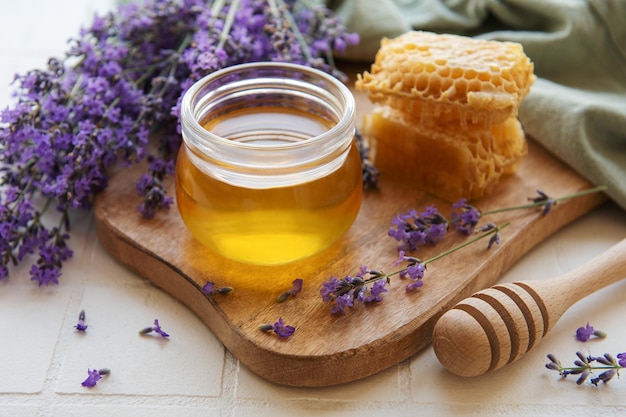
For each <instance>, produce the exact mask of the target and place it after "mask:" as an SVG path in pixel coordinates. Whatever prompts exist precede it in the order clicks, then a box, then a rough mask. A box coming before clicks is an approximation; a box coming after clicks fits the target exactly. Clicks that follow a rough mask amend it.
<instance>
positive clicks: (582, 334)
mask: <svg viewBox="0 0 626 417" xmlns="http://www.w3.org/2000/svg"><path fill="white" fill-rule="evenodd" d="M591 336H595V337H598V338H604V337H606V333H604V332H602V331H600V330H596V329H594V328H593V326H591V325H590V324H589V323H587V325H586V326H584V327H579V328H578V329H576V339H577V340H578V341H580V342H586V341H588V340H589V339H591Z"/></svg>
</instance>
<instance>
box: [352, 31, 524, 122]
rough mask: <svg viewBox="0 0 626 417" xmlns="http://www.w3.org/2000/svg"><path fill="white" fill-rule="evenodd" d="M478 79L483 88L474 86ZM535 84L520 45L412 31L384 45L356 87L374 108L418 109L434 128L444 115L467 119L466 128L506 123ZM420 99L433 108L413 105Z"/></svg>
mask: <svg viewBox="0 0 626 417" xmlns="http://www.w3.org/2000/svg"><path fill="white" fill-rule="evenodd" d="M397 74H401V77H403V79H404V80H403V81H404V82H401V81H400V79H401V78H400V77H398V75H397ZM409 74H424V75H426V76H428V77H437V78H438V81H437V82H436V83H429V82H428V80H426V79H424V78H423V77H421V76H420V77H418V78H416V79H414V80H412V82H407V80H406V78H407V77H409ZM449 79H452V80H453V82H454V94H452V92H451V91H450V89H451V83H450V81H449ZM389 80H393V82H391V83H389V82H388V81H389ZM474 80H475V81H477V82H479V84H476V83H473V82H469V81H474ZM534 80H535V76H534V75H533V64H532V62H531V61H530V59H529V58H528V57H527V56H526V55H525V54H524V51H523V49H522V47H521V45H520V44H517V43H513V42H498V41H487V40H482V39H474V38H469V37H464V36H456V35H439V34H435V33H430V32H422V31H411V32H407V33H405V34H403V35H401V36H399V37H397V38H395V39H383V40H382V42H381V47H380V49H379V51H378V53H377V54H376V59H375V63H374V64H373V65H372V68H371V70H370V71H369V72H365V73H363V74H359V76H358V78H357V82H356V87H357V88H358V89H360V90H363V91H366V92H368V94H369V97H370V99H371V101H373V102H375V103H380V104H386V105H390V106H393V107H394V108H396V109H398V110H400V111H407V110H408V109H409V108H412V109H415V108H419V109H420V111H424V112H426V113H424V114H420V115H419V116H420V118H421V119H423V120H428V119H433V123H438V122H440V120H437V117H436V116H437V115H442V114H443V115H446V117H450V116H451V115H456V116H457V117H461V118H464V120H459V122H460V123H461V124H465V123H475V122H480V123H502V122H503V121H505V120H506V119H507V118H508V117H510V116H511V115H515V114H516V113H517V109H518V108H519V104H520V103H521V101H522V100H523V99H524V97H525V96H526V95H527V94H528V91H529V89H530V87H531V85H532V84H533V82H534ZM468 82H469V83H468ZM434 86H438V87H439V88H440V91H435V88H434ZM477 91H481V92H484V95H483V96H481V99H480V100H468V95H467V94H468V93H470V92H471V93H475V92H477ZM444 93H445V94H444ZM488 95H493V97H492V98H489V97H487V96H488ZM415 100H424V101H428V102H429V103H430V104H429V105H424V104H415V103H411V102H412V101H415Z"/></svg>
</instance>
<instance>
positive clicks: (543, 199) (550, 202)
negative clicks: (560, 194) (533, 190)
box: [528, 190, 556, 216]
mask: <svg viewBox="0 0 626 417" xmlns="http://www.w3.org/2000/svg"><path fill="white" fill-rule="evenodd" d="M537 194H538V196H537V197H534V198H529V199H528V200H529V201H532V202H533V203H537V204H541V205H542V206H543V211H542V213H541V214H542V215H544V216H545V215H546V214H548V213H550V211H551V210H552V207H554V206H555V205H556V200H555V199H554V198H551V197H549V196H548V195H547V194H546V193H544V192H543V191H541V190H537Z"/></svg>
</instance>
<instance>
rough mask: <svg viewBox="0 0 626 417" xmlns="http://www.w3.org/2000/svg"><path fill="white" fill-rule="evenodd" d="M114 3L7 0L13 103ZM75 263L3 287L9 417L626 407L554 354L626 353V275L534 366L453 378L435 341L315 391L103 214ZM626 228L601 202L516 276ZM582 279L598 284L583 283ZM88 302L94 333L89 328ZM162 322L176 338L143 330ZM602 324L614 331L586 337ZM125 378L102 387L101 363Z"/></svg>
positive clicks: (0, 0)
mask: <svg viewBox="0 0 626 417" xmlns="http://www.w3.org/2000/svg"><path fill="white" fill-rule="evenodd" d="M112 4H113V1H112V0H97V1H87V0H22V1H9V0H0V10H1V12H0V35H1V36H0V107H2V108H4V107H5V106H6V105H7V104H8V103H9V102H10V97H9V91H10V88H9V87H8V84H9V82H10V81H11V79H12V78H13V74H14V73H15V72H23V71H25V70H27V69H31V68H35V67H42V66H44V65H45V63H46V60H47V58H48V56H50V55H60V54H61V53H62V52H63V51H64V50H65V41H66V40H67V39H68V38H69V37H70V36H72V35H74V34H76V33H77V31H78V28H79V27H80V26H81V25H85V24H87V23H88V22H89V21H90V19H91V16H92V14H93V12H94V11H96V10H98V11H106V10H110V7H111V5H112ZM73 225H74V228H73V236H72V240H71V245H72V248H73V249H74V251H75V256H74V258H73V260H72V261H71V262H69V263H67V265H66V267H65V268H64V275H63V277H62V278H61V284H60V285H59V286H54V287H49V288H37V287H36V286H34V285H33V284H32V283H31V282H30V281H29V278H28V271H27V267H24V268H19V269H16V270H14V271H12V275H11V278H10V280H9V281H2V282H0V417H4V416H7V417H8V416H11V417H13V416H20V417H31V416H44V417H48V416H67V417H74V416H76V417H78V416H84V415H90V416H94V417H100V416H102V417H104V416H111V415H115V416H119V417H127V416H128V417H131V416H132V417H144V416H146V417H147V416H151V417H159V416H172V415H175V416H179V417H196V416H207V415H221V416H229V417H230V416H237V417H241V416H251V417H282V416H294V415H298V416H300V417H312V416H319V415H324V416H345V417H356V416H358V417H370V416H371V417H374V416H376V417H379V416H380V417H383V416H390V415H393V416H401V417H404V416H407V417H409V416H415V415H420V416H441V415H463V416H503V415H511V416H512V415H526V416H561V415H568V416H574V417H577V416H587V415H603V416H617V415H622V414H623V413H624V410H625V409H626V382H625V381H623V380H615V381H611V382H610V383H609V384H608V385H606V386H599V387H592V386H582V387H578V386H576V385H575V384H574V383H573V381H572V380H565V381H563V380H560V379H559V377H558V375H556V373H554V372H549V371H547V370H545V369H544V368H543V365H544V363H545V362H546V359H545V355H546V354H547V353H549V352H552V353H554V354H556V355H557V356H559V357H560V359H561V360H563V361H564V362H569V361H571V360H573V355H574V352H575V351H576V350H577V349H583V350H585V351H588V352H589V353H593V354H601V353H604V352H605V351H606V352H611V353H617V352H621V351H624V350H626V328H625V327H624V320H623V317H625V316H626V297H625V294H626V282H620V283H618V284H615V285H614V286H612V287H610V288H607V289H604V290H602V291H599V292H597V293H596V294H594V295H592V296H590V297H589V298H587V299H585V300H583V301H581V302H580V303H578V304H576V305H575V306H574V307H573V308H572V309H570V310H569V311H568V312H567V313H566V314H565V315H564V316H563V317H562V319H561V321H560V322H559V324H558V325H557V327H555V328H554V329H553V330H552V332H551V333H550V334H549V335H548V337H547V338H546V339H545V340H543V341H542V342H541V343H540V344H539V346H537V347H536V349H535V350H533V351H531V352H530V353H528V354H527V355H526V356H525V357H524V358H523V359H522V360H520V361H518V362H516V363H515V364H513V365H511V366H509V367H507V368H505V369H503V370H501V371H498V372H495V373H492V374H490V375H486V376H484V377H480V378H474V379H470V380H467V379H461V378H457V377H454V376H452V375H450V374H448V373H446V372H445V371H444V370H443V369H442V367H441V366H440V365H439V363H438V362H437V360H436V358H435V356H434V353H433V351H432V349H431V348H428V349H426V350H424V351H423V352H422V353H420V354H418V355H416V356H415V357H414V358H412V359H411V360H409V361H406V362H404V363H401V364H399V365H397V366H394V367H392V368H390V369H389V370H387V371H384V372H382V373H380V374H378V375H374V376H372V377H370V378H366V379H364V380H362V381H357V382H353V383H350V384H345V385H341V386H337V387H329V388H318V389H304V388H288V387H282V386H277V385H274V384H271V383H268V382H266V381H264V380H262V379H261V378H259V377H257V376H256V375H254V374H252V373H250V372H249V371H248V370H247V369H245V368H242V367H241V366H240V365H239V363H238V362H237V360H236V359H235V358H233V356H232V355H230V354H228V353H227V352H225V351H224V348H223V347H222V345H221V344H220V343H219V342H218V341H217V340H216V338H215V337H214V336H213V335H212V334H211V332H210V331H209V330H208V329H207V328H206V327H204V325H203V324H202V323H201V322H200V320H199V319H198V318H196V317H195V316H194V315H193V314H192V313H191V312H190V311H189V310H188V309H187V308H185V307H184V306H183V305H181V304H180V303H178V302H177V301H175V300H173V299H172V298H171V297H169V296H168V295H166V294H165V293H163V292H162V291H160V290H159V289H156V288H154V287H153V286H152V285H150V284H149V283H148V282H146V281H144V280H142V279H140V278H139V277H137V276H136V275H135V274H134V273H132V272H130V271H128V270H127V269H125V268H124V267H122V266H120V265H119V264H117V263H116V262H115V261H114V260H113V259H111V257H110V256H109V255H108V254H107V253H106V252H105V251H104V249H103V248H102V246H101V245H100V243H99V242H98V240H97V237H96V234H95V232H94V230H93V222H92V219H91V216H90V215H89V214H83V215H79V216H77V217H76V218H75V219H74V222H73ZM624 236H626V216H625V215H624V212H623V211H621V210H619V209H617V208H616V207H615V206H614V205H610V204H609V205H607V206H605V207H602V208H600V209H599V210H596V211H595V212H593V213H591V214H590V215H588V216H585V217H584V218H583V219H580V220H579V221H576V222H575V223H574V224H572V225H571V226H570V227H568V228H566V229H564V230H562V231H561V232H559V233H557V234H556V235H554V236H553V237H552V238H550V239H547V240H546V241H545V242H544V244H543V245H541V246H539V247H538V248H536V249H535V250H533V251H532V252H531V253H529V254H528V255H527V256H526V257H524V259H522V260H521V261H520V262H519V263H518V264H517V265H515V266H514V267H513V268H512V269H511V270H510V271H509V272H508V273H507V274H506V275H505V276H504V277H502V281H516V280H525V279H528V278H529V277H533V278H539V279H548V278H550V277H551V276H554V275H558V274H560V273H563V272H565V271H568V270H571V269H572V268H574V267H576V266H578V265H580V264H582V263H583V262H586V261H587V260H589V259H591V258H592V257H593V256H595V255H597V254H599V253H601V252H602V251H604V250H606V249H607V248H608V247H609V246H611V245H612V244H613V243H615V242H617V241H619V240H620V239H622V238H623V237H624ZM581 285H585V283H584V282H581ZM80 309H85V311H86V314H87V324H88V326H89V328H88V330H87V333H86V334H79V333H77V332H76V331H75V330H74V329H73V326H74V325H75V324H76V320H77V318H78V313H79V311H80ZM155 318H158V319H159V320H160V322H161V324H162V326H163V328H164V329H165V330H166V331H168V332H169V333H170V334H171V335H172V336H171V340H160V339H159V338H155V337H150V336H149V337H141V336H139V335H138V334H137V332H138V330H139V329H141V328H143V327H146V326H149V325H151V324H152V321H153V320H154V319H155ZM586 321H591V322H592V324H593V325H594V326H596V327H597V328H601V329H603V330H605V331H607V333H608V334H609V337H608V338H607V339H605V340H601V341H593V342H589V343H586V344H584V345H583V344H580V343H577V342H576V341H575V340H574V338H573V332H574V331H575V329H576V328H577V327H578V326H581V325H583V324H585V323H586ZM94 367H96V368H98V367H107V368H110V369H111V375H109V376H107V377H106V378H105V379H104V380H103V381H101V382H100V383H99V384H98V385H97V386H96V387H94V388H92V389H88V388H84V387H82V386H81V385H80V382H81V381H82V380H83V379H85V377H86V375H87V368H94Z"/></svg>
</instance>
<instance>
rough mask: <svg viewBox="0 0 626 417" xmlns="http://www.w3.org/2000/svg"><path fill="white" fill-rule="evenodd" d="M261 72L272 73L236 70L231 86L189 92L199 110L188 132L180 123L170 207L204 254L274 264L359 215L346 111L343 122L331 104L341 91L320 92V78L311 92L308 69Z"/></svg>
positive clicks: (324, 240) (357, 173)
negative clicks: (205, 250)
mask: <svg viewBox="0 0 626 417" xmlns="http://www.w3.org/2000/svg"><path fill="white" fill-rule="evenodd" d="M257 65H258V64H257ZM266 66H267V68H270V67H271V68H273V69H272V71H266V72H263V69H264V68H266V67H265V66H264V65H261V67H260V70H259V68H258V67H251V66H250V65H246V66H245V68H244V69H246V70H247V73H246V74H245V75H241V77H239V78H235V81H233V76H232V74H231V75H230V78H228V80H227V82H224V83H222V84H220V85H218V86H217V87H216V86H215V85H211V86H210V88H207V89H206V90H205V92H204V94H198V93H197V92H196V96H198V97H202V98H198V99H197V102H196V106H195V107H196V108H197V107H198V103H203V105H204V108H203V109H202V110H200V111H197V113H196V114H195V117H194V119H195V122H197V125H196V124H195V123H194V126H193V127H194V129H195V130H189V129H188V130H186V129H185V121H184V120H183V124H182V127H183V138H184V139H185V141H184V144H183V147H182V148H181V150H180V152H179V156H178V161H177V166H176V201H177V205H178V209H179V212H180V214H181V217H182V219H183V220H184V222H185V225H186V226H187V228H188V229H189V231H190V232H191V233H192V234H193V236H194V237H195V238H196V239H197V240H198V241H200V242H201V243H202V244H204V245H205V246H207V247H208V248H209V249H211V250H213V251H216V252H218V253H220V254H221V255H223V256H226V257H228V258H231V259H235V260H237V261H241V262H246V263H251V264H257V265H278V264H284V263H287V262H291V261H295V260H298V259H302V258H306V257H308V256H311V255H313V254H316V253H318V252H320V251H322V250H324V249H325V248H327V247H328V246H330V245H331V244H333V243H334V242H336V241H337V240H338V239H339V238H340V237H341V236H343V235H344V234H345V232H346V231H347V230H348V229H349V227H350V226H351V225H352V223H353V221H354V219H355V218H356V216H357V214H358V211H359V208H360V204H361V198H362V179H361V178H362V176H361V172H362V171H361V161H360V157H359V153H358V150H357V149H356V146H355V144H354V141H353V135H354V126H353V120H352V115H351V111H349V112H348V113H350V114H348V116H350V117H349V118H348V122H350V123H345V120H344V119H345V114H344V113H345V112H344V108H343V107H342V105H343V104H344V103H343V101H342V100H343V99H342V100H339V101H337V98H336V96H340V97H342V94H345V93H346V92H345V91H344V90H343V89H341V88H338V91H334V90H333V89H332V88H329V85H330V86H334V83H338V82H336V81H332V80H329V79H328V78H327V77H328V76H326V75H324V76H323V82H324V84H323V87H324V88H322V89H321V88H319V86H318V85H316V84H315V82H316V78H315V77H320V75H319V74H317V72H315V71H313V72H311V70H310V69H306V70H305V69H304V68H300V67H299V66H294V65H291V64H266ZM276 66H279V67H280V68H279V70H277V69H276ZM285 67H286V69H287V71H291V72H290V73H284V71H285ZM235 70H236V69H235ZM231 71H234V70H231ZM259 71H260V72H259ZM281 71H283V72H281ZM303 71H306V72H305V75H304V76H303V75H302V72H303ZM244 72H245V71H244ZM310 74H313V76H315V77H311V76H310ZM287 77H288V78H287ZM307 77H308V78H307ZM294 78H295V80H294ZM286 79H287V80H288V85H284V83H285V80H286ZM238 80H240V81H241V82H243V83H244V84H245V85H244V86H242V85H241V84H237V83H238V82H239V81H238ZM250 80H253V81H250ZM254 80H257V81H258V83H256V84H255V82H254ZM289 80H290V81H289ZM233 83H234V84H235V85H236V87H233V86H232V85H233ZM329 83H330V84H329ZM209 84H210V83H209ZM311 84H312V86H311ZM220 88H221V90H222V91H221V92H220V93H219V94H216V93H214V92H215V91H216V90H220ZM200 91H201V90H200ZM212 93H213V94H216V96H214V97H209V99H206V98H205V96H206V95H210V94H212ZM347 94H349V92H348V93H347ZM350 98H351V96H349V97H348V101H347V104H348V107H349V109H348V110H350V105H351V102H350V100H349V99H350ZM326 101H330V102H331V104H330V105H325V104H324V103H326ZM214 102H216V103H217V104H216V105H215V106H213V107H211V105H208V109H207V108H206V107H207V103H214ZM184 105H185V100H183V116H184V115H185V113H184V111H185V107H184ZM192 107H193V106H192ZM200 107H201V106H200ZM187 127H188V126H187ZM190 136H191V137H190ZM194 139H199V140H195V141H194Z"/></svg>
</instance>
